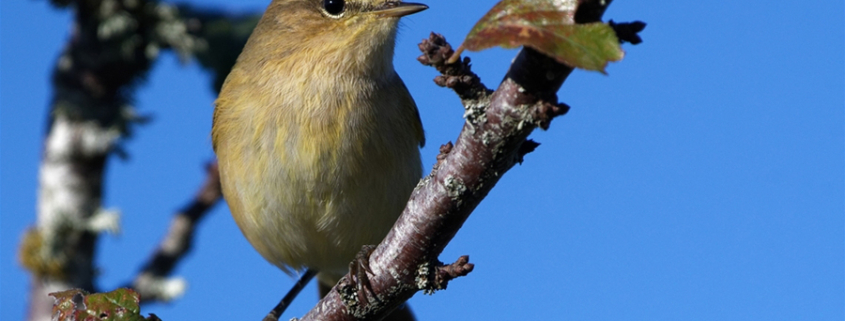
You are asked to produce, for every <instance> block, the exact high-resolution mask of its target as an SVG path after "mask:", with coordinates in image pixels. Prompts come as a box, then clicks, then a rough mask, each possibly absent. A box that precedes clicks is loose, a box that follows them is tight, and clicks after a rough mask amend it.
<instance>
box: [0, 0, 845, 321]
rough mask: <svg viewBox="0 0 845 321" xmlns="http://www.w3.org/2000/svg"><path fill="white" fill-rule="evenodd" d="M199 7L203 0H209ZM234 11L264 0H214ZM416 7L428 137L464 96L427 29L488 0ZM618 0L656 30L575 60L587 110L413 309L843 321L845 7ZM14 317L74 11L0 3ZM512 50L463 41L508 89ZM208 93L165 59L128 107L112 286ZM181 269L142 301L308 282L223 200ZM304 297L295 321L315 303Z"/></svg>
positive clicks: (403, 71) (106, 268) (569, 88)
mask: <svg viewBox="0 0 845 321" xmlns="http://www.w3.org/2000/svg"><path fill="white" fill-rule="evenodd" d="M196 2H198V3H200V2H199V1H196ZM201 3H204V4H207V5H217V6H220V7H222V8H225V9H227V10H231V11H245V10H261V9H263V8H264V7H265V6H266V3H267V2H266V1H252V0H250V1H239V2H234V1H232V2H229V3H226V2H224V1H222V0H215V1H202V2H201ZM426 3H427V4H429V5H430V7H431V9H429V10H428V11H425V12H422V13H419V14H416V15H413V16H411V17H409V18H406V19H404V23H403V27H402V29H401V34H400V38H399V42H398V43H397V50H396V59H395V65H396V69H397V70H398V72H399V74H400V75H402V77H403V78H404V80H405V83H406V84H407V85H408V88H409V90H410V91H411V93H412V94H413V95H414V97H416V100H417V104H418V105H419V108H420V113H421V116H422V119H423V123H424V125H425V127H426V134H427V141H428V145H427V146H426V147H425V148H424V149H423V151H422V152H423V162H424V164H425V165H424V166H425V168H426V169H428V168H430V166H431V164H432V163H433V162H434V159H435V158H434V157H435V155H436V153H437V148H438V146H439V145H440V144H442V143H445V142H447V141H449V140H454V138H455V137H456V136H457V134H458V131H459V129H460V126H461V123H462V119H461V114H462V108H461V107H460V104H459V101H458V99H457V97H456V96H455V95H454V94H452V93H451V92H450V91H449V90H446V89H443V88H439V87H437V86H435V85H434V84H433V82H432V81H431V79H432V78H433V77H434V76H435V75H436V72H435V71H434V70H433V69H431V68H428V67H424V66H422V65H420V64H419V63H417V62H416V59H415V58H416V57H417V56H418V52H417V49H416V44H417V43H418V42H419V40H420V39H422V38H424V37H426V36H427V35H428V33H429V32H430V31H432V30H433V31H437V32H440V33H443V34H444V35H445V36H446V37H447V39H448V40H450V41H451V42H452V43H453V45H457V44H458V43H459V42H460V40H461V39H462V38H463V37H464V36H465V35H466V33H467V32H468V31H469V29H470V28H471V27H472V25H473V23H474V21H475V20H477V19H478V18H479V17H481V16H482V15H483V13H484V12H485V11H486V10H487V9H489V8H490V7H492V5H493V4H494V1H442V0H429V1H428V2H426ZM826 3H827V4H824V3H822V2H808V3H801V4H797V3H795V2H787V1H745V2H743V1H740V2H732V3H730V4H714V3H712V2H706V1H616V2H615V3H614V4H613V5H612V6H611V7H610V10H609V11H608V13H607V14H606V15H605V17H606V18H607V19H614V20H616V21H629V20H634V19H638V20H643V21H646V22H647V23H648V27H647V28H646V30H645V31H644V32H643V33H642V36H643V38H644V39H645V42H644V43H643V44H642V45H639V46H630V45H627V46H626V47H625V49H626V51H627V56H626V58H625V59H624V60H623V61H622V62H619V63H614V64H611V65H610V66H609V68H608V73H609V76H603V75H601V74H598V73H588V72H580V71H579V72H575V73H574V74H573V75H572V76H571V77H570V78H569V80H568V81H567V83H566V84H564V86H563V88H562V90H561V91H560V93H559V96H560V99H561V101H563V102H566V103H568V104H569V105H571V106H572V110H571V111H570V113H569V114H567V115H566V116H564V117H561V118H559V119H557V120H555V121H554V122H553V123H552V126H551V128H550V129H549V130H548V131H546V132H540V131H538V132H537V133H535V134H534V135H533V139H535V140H537V141H539V142H540V143H542V145H541V146H540V147H539V148H538V149H537V150H536V151H535V152H534V153H532V154H530V155H528V156H527V157H526V160H525V162H524V163H523V165H521V166H517V167H515V168H514V169H512V170H511V171H510V172H509V173H508V174H507V175H505V176H504V178H503V179H502V180H501V181H500V182H499V184H498V186H497V187H496V188H494V189H493V191H492V192H491V193H490V195H489V196H488V197H487V199H485V200H484V202H482V204H481V205H480V206H479V207H478V208H477V209H476V211H475V213H474V214H473V215H472V216H471V217H470V219H469V220H468V222H467V223H466V225H465V226H464V228H463V229H462V230H461V231H460V232H459V233H458V235H457V237H456V238H455V240H454V241H453V242H452V243H451V244H450V245H449V246H448V247H447V248H446V251H445V252H444V253H443V255H442V256H441V260H443V261H452V260H454V259H455V258H457V257H458V256H459V255H463V254H469V255H470V260H471V261H472V262H474V263H475V264H476V269H475V271H473V272H472V273H471V274H470V275H469V276H468V277H465V278H461V279H458V280H456V281H453V282H452V283H451V284H450V286H449V289H448V290H446V291H440V292H437V293H436V294H434V295H433V296H427V295H422V294H419V295H417V296H415V297H414V298H413V299H412V300H411V301H410V302H411V306H412V307H413V308H414V309H415V311H416V312H417V315H418V316H419V318H420V319H421V320H434V319H456V320H459V319H464V320H512V319H517V318H520V319H532V318H533V319H546V320H557V319H564V320H715V319H718V320H842V319H843V318H845V62H844V60H845V23H843V15H845V7H843V2H842V1H832V2H826ZM0 26H2V27H0V36H2V37H1V38H0V39H2V41H1V42H0V89H2V90H0V108H2V109H0V135H1V136H0V156H2V157H0V161H2V164H1V166H0V214H2V224H0V229H2V238H0V250H2V251H1V252H0V255H1V256H0V257H2V258H0V273H2V274H1V275H0V285H1V286H0V292H2V293H0V303H1V304H0V314H2V315H3V319H4V320H20V319H22V317H23V315H24V312H25V294H26V290H27V286H28V277H29V276H28V274H26V273H25V272H24V271H23V270H22V269H21V268H20V267H19V266H18V265H17V263H16V259H15V252H16V247H17V245H18V242H19V239H20V236H21V234H22V231H23V230H24V228H25V227H26V226H28V225H30V224H32V223H33V222H34V220H35V218H34V217H35V202H36V199H35V191H36V187H37V169H38V162H39V153H40V146H41V145H40V144H41V139H42V138H43V133H44V131H45V128H44V126H45V119H46V112H47V106H48V100H49V97H50V87H49V72H50V70H51V68H52V65H53V64H54V60H55V57H56V55H57V53H58V52H59V50H60V48H61V47H62V45H63V43H64V41H65V40H66V38H67V35H68V29H69V27H70V15H69V14H68V12H66V11H58V10H55V9H52V8H51V7H50V6H49V5H48V2H47V1H3V2H2V4H0ZM515 53H516V52H515V51H513V50H510V51H506V50H500V49H493V50H489V51H485V52H481V53H468V54H469V55H470V57H471V58H472V59H473V63H474V64H473V68H474V70H475V71H476V72H478V74H479V75H480V76H481V77H482V80H483V81H484V82H485V83H486V84H487V85H488V86H491V87H495V86H496V85H497V83H498V81H499V80H501V77H502V76H503V75H504V72H505V71H506V70H507V67H508V64H509V62H510V60H511V59H512V58H513V57H514V55H515ZM213 99H214V97H213V93H212V90H211V86H210V79H209V77H208V75H207V74H205V73H204V72H203V71H201V70H200V69H199V68H198V66H197V64H196V63H188V64H180V63H179V62H178V61H177V59H176V58H175V57H174V55H172V54H167V55H164V56H163V57H162V59H160V60H159V61H158V63H157V64H156V66H155V68H154V70H153V71H152V73H151V74H150V77H149V80H148V81H147V82H146V83H145V84H143V85H142V86H141V87H140V88H139V90H138V92H137V99H136V102H135V105H136V107H137V109H138V110H139V111H140V112H142V113H148V114H151V115H152V116H153V117H154V120H153V122H152V123H150V124H147V125H144V126H143V127H140V128H138V130H137V131H136V135H135V136H134V137H133V138H132V139H131V140H129V141H128V142H127V143H126V145H125V146H126V150H127V151H128V152H129V154H130V155H131V158H130V159H128V160H120V159H116V158H114V159H111V161H110V162H109V165H108V172H107V176H106V185H105V200H104V203H105V204H104V205H105V206H106V207H109V208H117V209H120V210H121V211H122V212H123V218H122V219H123V229H124V230H123V233H122V234H120V235H118V236H105V237H103V238H102V242H101V243H100V247H99V256H98V265H99V267H100V269H101V277H100V279H99V285H100V286H101V287H102V288H103V289H109V288H112V287H115V286H117V285H119V284H121V283H123V282H125V281H126V280H128V279H129V278H130V277H131V276H132V274H133V273H134V272H136V271H137V270H138V268H139V266H140V264H141V262H143V260H144V259H145V258H146V257H147V255H148V254H149V253H150V252H151V251H152V249H153V247H154V245H155V242H156V241H157V240H158V239H159V238H160V237H161V235H162V234H163V233H164V231H165V228H166V226H167V223H168V221H169V220H170V218H171V215H172V213H173V212H174V211H175V210H177V209H178V208H179V207H181V206H182V204H184V203H185V202H186V201H187V200H188V199H189V198H190V197H191V196H192V195H193V192H194V190H195V189H196V188H197V186H199V184H200V183H201V180H202V178H203V175H204V173H203V169H202V165H203V164H204V163H205V162H206V161H208V160H210V159H211V158H212V157H213V153H212V151H211V148H210V138H209V129H210V122H211V112H212V101H213ZM198 237H199V238H198V242H197V244H196V247H195V249H194V251H193V252H192V253H191V254H190V256H189V257H188V259H187V260H186V261H185V262H184V264H182V265H181V266H180V267H179V268H178V270H177V275H179V276H182V277H184V278H186V279H187V280H188V282H189V289H188V292H187V293H186V295H185V296H184V297H183V298H181V299H179V300H177V301H175V302H173V303H172V304H167V305H161V304H156V305H150V306H145V307H144V311H145V312H153V313H156V314H157V315H159V316H160V317H161V318H162V319H164V320H170V321H173V320H196V319H212V320H224V319H232V318H238V319H255V320H258V319H260V318H261V317H263V315H264V314H265V313H266V312H267V311H268V309H270V308H271V307H272V306H273V305H274V304H275V303H276V301H277V300H278V299H279V298H280V297H281V296H282V294H283V293H284V292H285V291H286V290H287V289H288V287H289V286H290V284H291V283H292V282H293V281H292V280H291V278H289V277H288V276H287V275H285V274H283V273H282V272H280V271H278V270H277V269H276V268H275V267H273V266H271V265H270V264H268V263H266V262H264V261H263V260H262V259H261V257H260V256H259V255H258V254H257V253H255V252H254V251H253V250H252V248H251V247H250V246H249V244H248V243H247V242H246V241H245V239H244V238H243V237H242V236H241V234H240V232H239V231H238V229H237V228H236V227H235V224H234V222H233V221H232V219H231V217H230V216H229V213H228V210H227V209H226V207H225V206H224V205H223V204H220V205H219V206H218V207H217V208H216V209H215V210H214V212H213V213H211V214H210V216H209V217H207V218H206V220H205V221H204V222H203V225H202V226H201V228H200V231H199V236H198ZM315 292H316V290H315V289H314V288H313V285H312V286H311V288H309V289H306V290H305V291H304V292H303V294H302V295H301V296H300V298H299V299H298V300H297V301H296V302H295V305H294V307H292V308H291V309H290V310H289V311H288V313H287V314H286V315H285V316H286V317H293V316H300V315H302V314H304V312H305V311H306V310H307V309H308V308H309V307H310V306H311V305H313V304H314V303H315V302H316V294H314V293H315Z"/></svg>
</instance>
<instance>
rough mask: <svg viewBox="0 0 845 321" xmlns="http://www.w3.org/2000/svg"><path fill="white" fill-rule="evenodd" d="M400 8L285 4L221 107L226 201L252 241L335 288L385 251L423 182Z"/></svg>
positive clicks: (217, 123) (328, 1) (318, 0)
mask: <svg viewBox="0 0 845 321" xmlns="http://www.w3.org/2000/svg"><path fill="white" fill-rule="evenodd" d="M426 8H427V7H426V6H425V5H422V4H417V3H403V2H400V1H394V0H346V1H344V0H273V1H272V3H271V4H270V5H269V7H268V8H267V11H266V12H265V13H264V16H263V17H262V18H261V20H260V22H259V23H258V26H257V27H256V28H255V31H253V33H252V35H251V36H250V38H249V41H248V42H247V44H246V47H244V50H243V52H242V53H241V55H240V56H239V57H238V60H237V63H236V64H235V66H234V67H233V69H232V71H231V73H230V74H229V76H228V78H226V81H225V83H224V84H223V88H222V90H221V92H220V96H219V98H218V99H217V101H216V103H215V110H214V124H213V129H212V141H213V145H214V149H215V152H216V153H217V158H218V160H219V164H220V175H221V179H222V185H223V193H224V196H225V198H226V201H227V202H228V204H229V209H230V210H231V212H232V216H233V217H234V219H235V222H237V224H238V226H239V227H240V229H241V231H242V232H243V234H244V235H245V236H246V238H247V239H248V240H249V242H250V243H251V244H252V246H253V247H255V249H256V250H257V251H258V252H259V253H261V255H262V256H263V257H264V258H265V259H267V260H268V261H270V262H271V263H273V264H275V265H276V266H278V267H279V268H281V269H282V270H284V271H286V272H289V273H290V272H291V271H292V270H303V269H306V268H307V269H314V270H317V271H319V274H318V275H317V278H318V280H319V281H320V283H321V284H322V285H324V286H329V287H330V286H333V285H334V284H335V283H336V282H337V281H338V280H339V279H340V277H342V276H343V275H344V274H346V272H347V270H348V267H349V262H350V261H352V260H353V258H354V257H355V255H356V253H358V252H359V251H360V250H361V247H362V245H366V244H378V242H380V241H381V239H382V238H384V236H385V235H386V234H387V232H388V230H389V229H390V227H391V226H393V223H394V222H395V221H396V218H397V217H398V216H399V214H400V213H401V212H402V209H403V208H404V207H405V203H406V202H407V200H408V197H409V196H410V193H411V191H412V190H413V188H414V186H415V185H416V183H417V182H418V181H419V179H420V176H421V174H422V173H421V170H422V166H421V162H420V154H419V147H420V146H422V145H423V143H424V136H423V128H422V124H421V123H420V118H419V113H418V111H417V107H416V105H415V103H414V100H413V99H412V98H411V95H410V93H408V89H407V88H406V87H405V85H404V83H403V82H402V79H400V78H399V75H397V74H396V71H395V70H394V69H393V49H394V45H395V39H396V31H397V24H398V22H399V18H400V17H402V16H405V15H408V14H412V13H416V12H419V11H422V10H425V9H426Z"/></svg>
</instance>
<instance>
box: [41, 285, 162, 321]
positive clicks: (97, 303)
mask: <svg viewBox="0 0 845 321" xmlns="http://www.w3.org/2000/svg"><path fill="white" fill-rule="evenodd" d="M50 295H51V296H53V298H55V299H56V303H55V304H54V305H53V315H54V316H59V318H58V320H98V321H99V320H102V321H149V320H158V317H156V316H155V315H151V316H150V317H149V318H144V317H143V316H141V308H140V306H139V304H138V302H139V297H138V294H137V293H135V291H132V290H130V289H117V290H114V291H111V292H109V293H95V294H90V295H89V294H88V292H85V291H83V290H79V289H72V290H67V291H62V292H56V293H50Z"/></svg>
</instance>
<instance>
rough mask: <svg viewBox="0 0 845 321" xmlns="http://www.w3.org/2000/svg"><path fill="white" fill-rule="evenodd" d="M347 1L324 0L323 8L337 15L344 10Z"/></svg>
mask: <svg viewBox="0 0 845 321" xmlns="http://www.w3.org/2000/svg"><path fill="white" fill-rule="evenodd" d="M344 5H345V3H344V1H343V0H323V8H324V9H326V12H328V14H330V15H333V16H336V15H339V14H340V13H342V12H343V7H344Z"/></svg>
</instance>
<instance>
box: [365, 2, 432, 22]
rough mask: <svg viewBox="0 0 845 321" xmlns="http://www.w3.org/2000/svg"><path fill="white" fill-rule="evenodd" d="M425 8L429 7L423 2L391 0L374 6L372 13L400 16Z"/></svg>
mask: <svg viewBox="0 0 845 321" xmlns="http://www.w3.org/2000/svg"><path fill="white" fill-rule="evenodd" d="M425 9H428V6H427V5H424V4H422V3H413V2H399V1H394V0H390V1H387V2H385V3H383V4H382V5H380V6H378V7H376V8H374V9H373V11H372V13H375V14H377V15H379V16H382V17H394V18H399V17H404V16H407V15H409V14H413V13H417V12H420V11H423V10H425Z"/></svg>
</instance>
